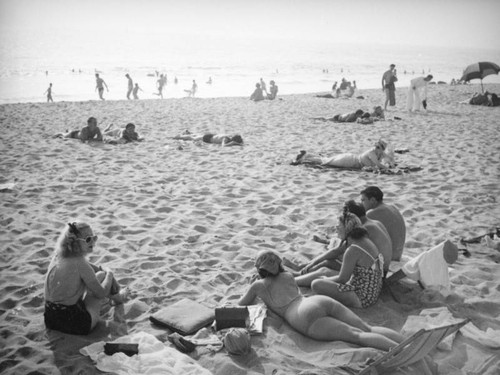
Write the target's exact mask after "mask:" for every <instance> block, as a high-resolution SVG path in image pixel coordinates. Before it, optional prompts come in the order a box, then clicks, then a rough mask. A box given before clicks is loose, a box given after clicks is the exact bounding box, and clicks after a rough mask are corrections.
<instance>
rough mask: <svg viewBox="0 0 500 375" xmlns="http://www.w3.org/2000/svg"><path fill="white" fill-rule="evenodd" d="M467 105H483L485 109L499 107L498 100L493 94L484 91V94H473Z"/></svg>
mask: <svg viewBox="0 0 500 375" xmlns="http://www.w3.org/2000/svg"><path fill="white" fill-rule="evenodd" d="M469 104H472V105H484V106H487V107H498V106H500V98H498V95H497V94H495V93H491V92H488V91H486V92H485V93H483V94H482V93H475V94H474V95H473V96H472V98H470V100H469Z"/></svg>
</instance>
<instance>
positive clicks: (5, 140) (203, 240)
mask: <svg viewBox="0 0 500 375" xmlns="http://www.w3.org/2000/svg"><path fill="white" fill-rule="evenodd" d="M485 88H486V89H488V90H489V91H492V92H500V85H486V87H485ZM406 90H407V89H406V88H398V90H397V92H396V93H397V107H396V109H394V108H391V109H390V110H389V111H387V112H386V118H387V119H386V120H385V121H380V122H376V123H375V124H373V125H360V124H335V123H331V122H320V121H314V120H312V119H311V118H312V117H317V116H324V117H332V116H333V115H334V114H337V113H345V112H350V111H354V110H356V109H358V108H361V109H364V110H371V109H372V107H373V106H374V105H381V104H383V99H384V97H383V93H382V91H381V90H365V91H363V90H360V91H359V92H358V93H357V95H363V96H364V99H334V100H332V99H320V98H315V97H314V95H312V94H311V95H290V96H284V97H282V100H276V101H264V102H259V103H254V102H251V101H249V100H248V99H247V98H214V99H198V98H194V99H193V98H183V99H169V100H145V101H105V102H99V101H91V102H58V103H53V104H45V103H26V104H6V105H2V106H0V129H1V133H0V134H1V135H0V141H1V142H0V155H1V163H0V170H1V175H0V179H1V180H0V185H1V186H0V204H1V206H0V207H1V208H0V244H1V246H0V256H1V276H0V289H1V290H2V291H3V292H2V294H1V297H0V316H1V341H0V342H1V345H0V353H1V357H2V358H3V359H1V360H0V372H2V373H7V374H28V373H37V374H39V373H43V374H58V373H61V374H92V373H96V372H98V371H97V370H96V368H95V366H94V364H93V363H92V361H91V360H90V359H89V358H88V357H84V356H83V355H81V354H80V353H79V349H81V348H82V347H84V346H86V345H89V344H90V343H92V342H95V341H100V340H104V341H110V340H112V339H115V338H117V337H120V336H123V335H126V334H130V333H134V332H139V331H145V332H149V333H152V334H154V335H156V336H158V337H160V338H161V339H162V341H165V342H166V344H167V345H170V344H169V343H168V341H166V340H165V337H166V334H167V333H168V331H165V330H162V329H160V328H158V327H154V326H152V325H151V323H150V322H149V320H148V318H149V316H150V315H151V314H152V313H154V312H156V311H157V310H159V309H160V308H162V307H164V306H167V305H169V304H171V303H173V302H175V301H177V300H179V299H182V298H191V299H193V300H196V301H198V302H200V303H202V304H204V305H206V306H209V307H216V306H219V305H221V304H223V303H227V302H236V301H237V299H238V298H239V296H240V295H241V294H242V293H243V292H244V291H245V290H246V289H247V287H248V285H249V281H250V278H251V276H252V275H253V274H254V273H255V270H254V267H253V262H254V259H255V255H256V254H257V252H258V251H260V250H262V249H266V248H272V249H275V250H277V251H278V252H279V253H280V254H281V255H283V256H285V257H287V258H288V259H290V260H292V261H295V262H298V263H302V262H305V261H307V260H309V259H312V258H313V257H314V256H316V255H318V254H319V253H321V252H322V251H323V246H322V245H320V244H318V243H316V242H313V241H312V236H313V235H315V234H318V235H324V234H325V233H326V234H330V229H329V228H330V227H331V226H332V225H333V224H334V223H335V220H336V219H335V218H336V216H337V215H338V212H339V210H340V208H341V206H342V204H343V202H344V201H346V200H348V199H356V200H358V199H359V191H361V190H362V189H363V188H364V187H365V186H367V185H377V186H379V187H380V188H381V189H382V190H383V192H384V200H385V201H386V202H387V203H390V204H394V205H396V206H397V207H398V208H399V209H400V210H401V212H402V214H403V216H404V218H405V220H406V224H407V239H406V247H405V252H404V255H405V256H406V257H412V256H415V255H417V254H419V253H420V252H422V251H425V250H427V249H429V248H431V247H432V246H434V245H436V244H437V243H439V242H441V241H443V240H445V239H450V240H452V241H454V242H455V243H457V242H458V240H459V239H460V238H468V237H474V236H477V235H481V234H484V233H486V232H488V231H489V230H490V229H491V228H493V227H495V226H499V224H500V222H499V221H500V206H499V202H498V199H499V197H500V184H499V177H500V169H499V161H500V160H499V155H500V147H499V144H500V143H499V140H500V137H499V130H500V128H499V120H498V118H499V115H500V108H487V107H478V106H471V105H468V104H459V102H460V101H463V100H466V99H468V98H470V97H471V96H472V94H473V93H474V92H475V91H480V86H479V85H466V86H448V85H435V86H431V87H430V89H429V99H428V105H429V107H428V111H427V112H422V113H408V112H406V111H405V110H404V108H405V104H406ZM90 116H94V117H96V118H97V120H98V124H99V126H100V127H101V129H103V128H105V127H106V126H107V125H108V124H110V123H113V124H115V125H116V126H124V125H125V124H126V123H128V122H133V123H135V124H136V126H137V131H138V132H139V133H141V134H142V135H143V136H144V137H145V138H146V140H145V141H144V142H143V143H138V144H127V145H118V146H113V145H109V144H105V145H102V144H101V145H95V144H91V145H88V144H81V143H80V142H79V141H75V140H62V139H53V138H52V137H51V136H52V135H53V134H55V133H57V132H61V131H65V130H72V129H79V128H81V127H83V126H84V125H85V123H86V120H87V118H88V117H90ZM395 116H396V117H400V118H401V120H394V117H395ZM185 129H189V130H190V131H192V132H209V131H210V132H223V131H224V132H228V133H239V134H241V135H242V136H243V138H244V140H245V145H244V147H230V148H220V147H218V146H215V145H207V144H203V145H197V144H195V143H193V142H180V141H174V140H172V139H169V137H172V136H174V135H176V134H179V133H181V132H183V131H184V130H185ZM379 137H383V138H384V139H386V140H387V141H389V142H390V143H391V144H392V145H394V147H396V148H408V149H409V150H410V152H409V153H406V154H396V161H397V162H398V163H400V165H409V166H421V167H422V168H423V169H422V170H421V171H417V172H412V173H407V174H403V175H385V174H376V173H371V172H354V171H347V170H318V169H313V168H306V167H304V166H291V165H289V162H290V160H291V159H292V158H293V157H294V156H295V155H296V154H297V153H298V152H299V150H308V151H311V152H313V151H314V152H324V153H325V154H333V153H336V152H348V151H352V152H361V151H364V150H366V149H367V148H369V147H370V146H371V145H372V144H373V143H374V142H375V141H376V140H378V139H379ZM76 219H83V220H85V221H87V222H89V223H90V224H91V225H92V226H93V228H94V231H95V233H96V234H97V235H98V236H99V239H98V242H97V246H96V247H95V250H94V253H93V254H91V255H90V256H89V260H90V261H92V262H94V263H98V264H102V265H103V266H104V267H108V268H110V269H112V270H113V272H114V274H115V276H116V277H117V279H118V280H119V281H120V283H121V284H122V285H126V286H128V288H129V289H130V290H131V291H132V294H133V295H132V298H131V300H129V301H128V302H127V303H125V304H124V305H121V306H116V307H111V306H109V305H106V306H104V307H103V314H104V317H106V318H107V319H108V321H107V322H102V323H100V324H99V325H98V327H97V329H96V330H95V331H94V332H93V333H92V334H91V335H89V336H86V337H80V336H71V335H65V334H60V333H57V332H54V331H49V330H46V329H45V326H44V323H43V303H44V286H43V285H44V275H45V273H46V271H47V266H48V265H49V262H50V258H51V256H52V254H53V249H54V244H55V241H56V239H57V237H58V235H59V233H60V231H61V229H62V228H63V226H64V225H65V224H66V223H67V222H70V221H74V220H76ZM459 247H464V245H460V246H459ZM468 249H469V251H470V252H471V257H469V258H466V257H464V256H463V255H460V256H459V259H458V261H457V262H456V263H455V264H454V265H453V266H452V271H451V274H450V277H451V282H452V293H451V294H450V295H449V296H447V297H443V296H441V295H440V294H438V293H435V292H432V291H422V290H421V289H419V287H418V286H417V285H416V284H415V283H412V282H408V281H405V280H403V281H402V282H401V283H400V284H398V285H397V286H396V287H394V293H395V295H396V296H397V297H398V298H399V299H400V303H398V302H396V301H394V300H393V299H392V298H391V297H390V296H388V295H383V296H382V298H381V300H380V301H379V302H378V303H377V304H376V305H375V306H373V307H371V308H369V309H366V310H359V309H354V311H355V312H356V313H357V314H359V315H360V316H361V317H362V318H363V319H366V321H368V322H369V323H370V324H374V325H382V326H387V327H391V328H393V329H396V330H399V329H401V328H402V327H403V325H404V324H405V322H406V320H407V318H408V316H411V315H418V314H419V313H420V311H421V310H423V309H426V308H433V307H447V308H448V309H449V311H451V312H452V313H453V315H454V316H455V317H456V318H470V319H472V322H473V323H474V325H476V326H477V327H478V328H479V329H481V330H483V331H485V330H486V329H487V328H492V329H495V330H499V329H500V320H499V317H500V281H499V280H500V265H499V261H500V252H499V251H496V250H493V249H490V248H488V247H486V246H485V245H484V244H477V245H469V246H468ZM303 292H304V293H305V294H308V293H310V290H307V289H304V290H303ZM252 347H253V350H252V352H251V353H250V354H248V355H246V356H242V357H234V356H230V355H228V354H227V353H226V351H225V350H222V351H220V352H218V353H215V354H214V353H204V354H197V355H193V357H194V358H196V360H197V361H198V363H199V364H201V365H202V366H203V367H205V368H207V369H208V370H210V371H211V372H213V373H214V374H227V375H229V374H247V373H248V374H263V373H265V374H298V373H301V374H331V373H339V374H345V373H346V372H344V371H343V370H341V369H340V366H342V365H349V366H351V367H356V366H359V367H361V366H362V365H363V363H364V361H365V360H366V359H367V358H368V357H370V356H373V355H376V354H377V353H378V352H377V351H376V350H374V349H363V348H358V347H357V346H355V345H350V344H346V343H342V342H334V343H322V342H316V341H314V340H310V339H307V338H305V337H304V336H302V335H300V334H298V333H297V332H295V331H294V330H293V329H291V328H290V327H289V326H288V325H287V324H286V323H284V322H283V320H282V319H280V318H279V317H277V316H276V315H275V314H274V313H272V312H271V311H269V312H268V318H267V319H266V321H265V329H264V333H263V334H262V335H259V336H253V337H252ZM433 359H434V363H435V364H436V365H437V366H438V368H439V373H442V374H464V375H465V374H498V373H499V371H500V358H499V354H498V348H497V349H496V350H495V349H493V348H491V347H489V346H488V345H487V344H485V342H480V340H474V339H471V338H469V337H465V336H463V335H461V334H459V335H457V337H456V339H455V342H454V345H453V349H452V350H451V351H434V352H433ZM415 371H417V370H415ZM416 373H418V371H417V372H416Z"/></svg>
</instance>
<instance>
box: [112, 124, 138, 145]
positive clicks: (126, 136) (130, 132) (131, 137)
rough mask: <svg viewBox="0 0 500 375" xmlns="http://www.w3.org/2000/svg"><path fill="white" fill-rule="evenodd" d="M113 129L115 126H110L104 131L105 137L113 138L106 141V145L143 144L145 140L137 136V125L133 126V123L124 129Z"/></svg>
mask: <svg viewBox="0 0 500 375" xmlns="http://www.w3.org/2000/svg"><path fill="white" fill-rule="evenodd" d="M112 127H113V124H110V125H109V126H108V127H107V128H106V129H105V130H104V136H105V137H111V139H109V138H108V139H106V138H105V142H106V143H110V144H124V143H129V142H134V141H136V142H141V141H142V140H143V138H141V137H140V136H139V134H137V132H136V131H135V125H134V124H132V123H131V122H130V123H128V124H127V125H126V126H125V128H124V129H111V128H112Z"/></svg>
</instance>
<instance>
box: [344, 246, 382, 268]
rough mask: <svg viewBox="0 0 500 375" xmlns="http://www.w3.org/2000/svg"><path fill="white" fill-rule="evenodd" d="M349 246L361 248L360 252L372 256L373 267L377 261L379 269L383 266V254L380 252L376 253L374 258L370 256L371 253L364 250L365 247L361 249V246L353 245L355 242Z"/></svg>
mask: <svg viewBox="0 0 500 375" xmlns="http://www.w3.org/2000/svg"><path fill="white" fill-rule="evenodd" d="M351 246H356V247H357V248H358V249H359V250H361V251H362V252H364V253H365V254H366V255H368V256H369V257H370V258H372V260H373V264H372V268H373V266H375V264H377V262H378V266H379V269H382V268H383V264H384V256H383V255H382V254H381V253H379V254H378V255H377V257H376V258H374V257H372V256H371V254H370V253H369V252H368V251H366V250H365V249H363V248H362V247H361V246H359V245H355V244H352V245H351Z"/></svg>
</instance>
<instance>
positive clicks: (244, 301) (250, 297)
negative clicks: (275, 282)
mask: <svg viewBox="0 0 500 375" xmlns="http://www.w3.org/2000/svg"><path fill="white" fill-rule="evenodd" d="M259 284H260V281H256V282H254V283H253V284H252V285H250V288H249V289H248V290H247V292H246V294H245V295H244V296H243V297H241V298H240V300H239V301H238V305H240V306H248V305H251V304H252V302H253V301H255V298H257V297H258V294H257V288H258V287H259Z"/></svg>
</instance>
